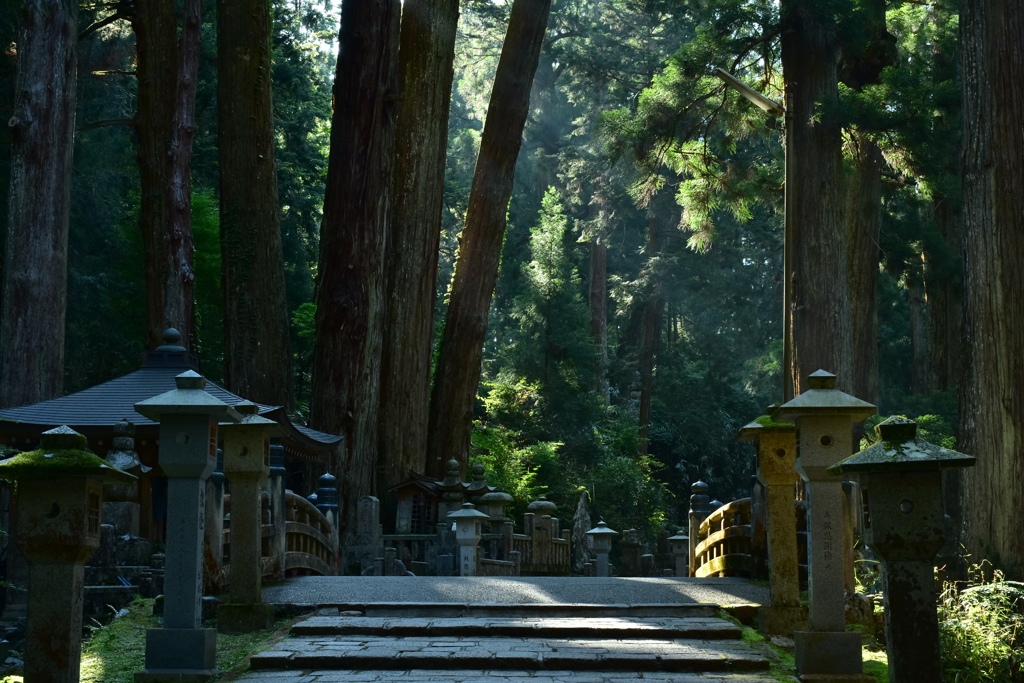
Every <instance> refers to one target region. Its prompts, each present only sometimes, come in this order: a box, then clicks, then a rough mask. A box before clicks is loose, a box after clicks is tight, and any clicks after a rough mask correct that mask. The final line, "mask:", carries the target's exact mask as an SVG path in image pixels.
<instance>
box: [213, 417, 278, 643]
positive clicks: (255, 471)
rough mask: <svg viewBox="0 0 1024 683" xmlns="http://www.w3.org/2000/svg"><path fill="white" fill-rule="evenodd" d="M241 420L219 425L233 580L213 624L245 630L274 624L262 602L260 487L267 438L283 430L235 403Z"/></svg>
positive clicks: (227, 630)
mask: <svg viewBox="0 0 1024 683" xmlns="http://www.w3.org/2000/svg"><path fill="white" fill-rule="evenodd" d="M235 410H237V411H238V412H239V414H240V415H241V416H242V419H241V420H240V421H239V422H235V423H226V424H223V425H221V428H220V429H221V434H222V435H223V439H224V441H223V443H224V449H223V450H224V475H225V476H226V477H227V479H228V483H229V484H230V486H231V583H230V588H229V593H230V597H229V602H227V603H224V604H222V605H220V606H219V607H218V608H217V629H218V630H219V631H221V632H222V633H246V632H249V631H256V630H259V629H266V628H270V627H271V626H273V625H274V606H273V605H268V604H263V600H262V597H261V592H262V587H263V568H262V566H261V563H260V558H261V555H262V552H261V551H262V544H263V539H262V532H263V524H262V519H261V518H260V488H261V484H262V482H263V480H265V479H266V478H267V475H269V473H270V440H271V439H272V438H276V437H280V436H283V434H284V431H283V430H282V429H281V427H280V426H279V425H278V424H277V423H276V422H274V421H273V420H268V419H267V418H265V417H260V415H259V406H257V405H256V404H255V403H252V402H250V401H243V402H242V403H239V404H237V405H236V406H235Z"/></svg>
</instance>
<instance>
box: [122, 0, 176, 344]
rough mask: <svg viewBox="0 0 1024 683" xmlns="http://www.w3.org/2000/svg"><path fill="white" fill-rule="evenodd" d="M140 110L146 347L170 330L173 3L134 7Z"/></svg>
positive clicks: (137, 119)
mask: <svg viewBox="0 0 1024 683" xmlns="http://www.w3.org/2000/svg"><path fill="white" fill-rule="evenodd" d="M132 27H133V28H134V30H135V49H136V55H137V65H136V77H137V81H138V89H139V90H138V110H137V113H136V115H135V132H136V136H137V138H138V150H137V154H136V158H137V160H138V165H139V194H140V206H139V228H140V229H141V231H142V246H143V252H144V253H143V260H144V263H145V271H146V348H147V349H153V348H156V347H157V346H159V345H160V344H162V343H163V332H164V330H165V329H167V321H166V319H165V318H164V302H165V301H166V300H167V268H168V260H167V221H168V217H167V206H166V204H165V203H164V200H165V186H166V184H167V150H168V149H169V148H170V145H171V122H172V120H173V118H174V92H175V79H176V78H177V73H178V64H177V55H178V45H177V40H176V34H177V23H176V21H175V18H174V3H171V2H140V3H136V4H135V16H134V18H133V20H132Z"/></svg>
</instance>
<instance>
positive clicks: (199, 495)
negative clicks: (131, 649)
mask: <svg viewBox="0 0 1024 683" xmlns="http://www.w3.org/2000/svg"><path fill="white" fill-rule="evenodd" d="M174 380H175V384H176V385H177V388H176V389H172V390H171V391H168V392H165V393H163V394H160V395H159V396H154V397H153V398H150V399H147V400H145V401H142V402H140V403H137V404H135V410H137V411H138V412H139V413H141V414H142V415H145V416H146V417H148V418H149V419H151V420H154V421H157V422H159V423H160V456H159V463H160V467H161V469H163V471H164V474H166V475H167V542H166V547H167V550H166V555H167V559H166V565H165V570H164V625H163V628H151V629H149V630H148V631H147V632H146V668H145V669H144V670H142V671H140V672H138V673H136V674H135V680H136V681H137V682H141V681H155V680H165V679H166V678H167V676H168V675H174V676H177V677H178V678H179V679H181V680H185V679H183V678H182V677H183V676H184V677H192V678H198V677H202V676H211V675H213V674H215V673H216V671H215V666H216V660H215V658H216V649H217V631H216V629H204V628H200V625H201V622H202V610H201V601H202V597H203V596H202V587H203V526H204V522H205V516H206V500H205V498H206V479H207V477H209V476H210V474H211V473H212V472H213V470H214V468H215V467H216V464H217V425H218V422H220V421H227V420H232V421H238V420H239V419H240V416H239V414H238V412H236V411H235V410H234V409H233V408H231V407H230V406H229V405H227V404H226V403H224V402H223V401H221V400H219V399H217V398H215V397H213V396H211V395H210V394H208V393H206V391H205V390H204V389H205V387H206V379H205V378H204V377H203V376H202V375H200V374H198V373H196V372H193V371H192V370H189V371H187V372H184V373H182V374H180V375H178V376H177V377H175V378H174Z"/></svg>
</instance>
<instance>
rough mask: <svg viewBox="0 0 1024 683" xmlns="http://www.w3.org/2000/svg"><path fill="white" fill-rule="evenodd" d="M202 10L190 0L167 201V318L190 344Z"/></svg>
mask: <svg viewBox="0 0 1024 683" xmlns="http://www.w3.org/2000/svg"><path fill="white" fill-rule="evenodd" d="M202 14H203V3H202V0H185V16H184V25H183V27H182V30H181V43H180V46H179V48H178V83H177V88H176V91H175V95H174V120H173V122H172V124H171V144H170V148H169V150H168V153H167V180H166V185H165V190H164V191H165V193H166V194H165V196H164V202H165V206H166V207H167V216H166V218H167V223H166V231H167V232H166V235H167V236H166V242H165V248H166V250H167V251H166V252H165V254H166V258H167V271H166V275H167V279H166V283H167V285H166V293H165V299H164V323H165V327H173V328H175V329H177V330H178V331H179V332H181V343H182V345H183V346H185V347H186V348H189V347H191V345H192V334H193V331H194V330H193V328H194V325H193V322H194V321H193V313H194V311H193V308H194V306H193V304H194V301H193V297H192V290H193V284H194V282H195V279H196V278H195V273H194V272H193V270H192V255H193V252H194V247H193V244H192V216H191V213H192V138H193V136H194V134H195V127H196V124H195V110H196V81H197V80H198V78H199V57H200V54H201V52H202V45H203V44H202V36H201V28H202Z"/></svg>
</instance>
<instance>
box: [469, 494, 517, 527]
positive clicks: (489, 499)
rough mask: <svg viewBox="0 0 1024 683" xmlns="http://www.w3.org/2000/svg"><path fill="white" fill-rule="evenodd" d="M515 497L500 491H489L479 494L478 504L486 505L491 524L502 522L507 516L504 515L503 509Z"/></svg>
mask: <svg viewBox="0 0 1024 683" xmlns="http://www.w3.org/2000/svg"><path fill="white" fill-rule="evenodd" d="M514 500H515V499H514V498H513V497H512V496H510V495H509V494H507V493H503V492H502V491H491V492H490V493H485V494H484V495H482V496H480V500H479V501H478V502H479V504H480V505H484V506H486V507H487V516H488V517H489V518H490V520H491V523H492V524H503V523H504V522H505V521H506V520H507V519H508V517H506V516H505V509H506V508H507V507H508V505H509V504H510V503H512V502H513V501H514Z"/></svg>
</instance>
